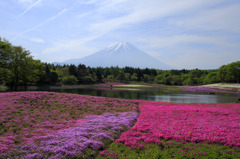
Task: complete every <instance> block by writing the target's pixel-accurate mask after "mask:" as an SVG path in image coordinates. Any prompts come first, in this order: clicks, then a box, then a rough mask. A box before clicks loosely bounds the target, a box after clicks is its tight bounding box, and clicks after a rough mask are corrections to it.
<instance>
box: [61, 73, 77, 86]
mask: <svg viewBox="0 0 240 159" xmlns="http://www.w3.org/2000/svg"><path fill="white" fill-rule="evenodd" d="M61 83H62V84H67V85H76V84H77V83H78V79H77V77H75V76H73V75H70V76H66V77H63V78H62V82H61Z"/></svg>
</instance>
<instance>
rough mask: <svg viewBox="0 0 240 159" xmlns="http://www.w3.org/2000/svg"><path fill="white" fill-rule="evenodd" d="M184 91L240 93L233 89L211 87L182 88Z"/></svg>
mask: <svg viewBox="0 0 240 159" xmlns="http://www.w3.org/2000/svg"><path fill="white" fill-rule="evenodd" d="M182 90H184V91H194V92H196V91H203V92H223V93H240V90H236V91H233V90H232V88H224V87H209V86H189V87H184V88H182Z"/></svg>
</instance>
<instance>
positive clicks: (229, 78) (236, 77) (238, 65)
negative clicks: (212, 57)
mask: <svg viewBox="0 0 240 159" xmlns="http://www.w3.org/2000/svg"><path fill="white" fill-rule="evenodd" d="M217 73H218V77H219V79H220V81H221V82H227V83H240V61H237V62H233V63H230V64H228V65H223V66H221V67H220V68H219V69H218V71H217Z"/></svg>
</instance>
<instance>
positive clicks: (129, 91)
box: [48, 88, 240, 103]
mask: <svg viewBox="0 0 240 159" xmlns="http://www.w3.org/2000/svg"><path fill="white" fill-rule="evenodd" d="M48 91H55V92H62V93H74V94H82V95H91V96H101V97H110V98H122V99H139V100H149V101H162V102H177V103H232V102H236V101H237V100H238V98H239V97H240V95H239V96H236V95H232V96H231V95H219V94H218V95H216V94H190V93H189V94H186V93H166V92H164V91H163V90H161V89H154V88H147V89H146V88H144V89H143V88H113V89H110V88H81V89H79V88H75V89H50V90H48Z"/></svg>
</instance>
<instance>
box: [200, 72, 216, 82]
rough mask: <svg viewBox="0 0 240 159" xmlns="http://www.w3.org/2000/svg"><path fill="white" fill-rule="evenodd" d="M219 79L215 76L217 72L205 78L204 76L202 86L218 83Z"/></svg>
mask: <svg viewBox="0 0 240 159" xmlns="http://www.w3.org/2000/svg"><path fill="white" fill-rule="evenodd" d="M218 82H219V78H218V76H217V72H211V73H209V74H208V75H207V76H205V78H204V80H203V84H212V83H218Z"/></svg>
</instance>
